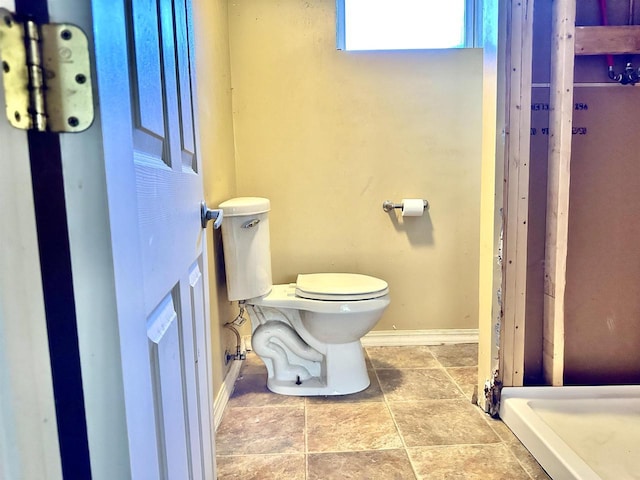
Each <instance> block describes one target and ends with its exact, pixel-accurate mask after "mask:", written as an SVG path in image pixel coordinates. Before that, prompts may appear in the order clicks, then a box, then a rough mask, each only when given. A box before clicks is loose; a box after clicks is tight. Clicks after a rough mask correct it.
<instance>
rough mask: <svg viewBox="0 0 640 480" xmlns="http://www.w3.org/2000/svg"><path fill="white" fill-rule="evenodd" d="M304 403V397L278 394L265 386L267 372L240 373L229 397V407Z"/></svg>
mask: <svg viewBox="0 0 640 480" xmlns="http://www.w3.org/2000/svg"><path fill="white" fill-rule="evenodd" d="M303 404H304V397H294V396H291V395H278V394H277V393H273V392H272V391H270V390H269V389H268V388H267V373H266V372H264V373H257V374H242V375H241V376H240V377H238V380H237V381H236V384H235V387H234V389H233V394H232V395H231V398H230V399H229V407H232V408H233V407H257V406H267V405H271V406H276V405H279V406H284V405H288V406H298V407H301V406H303Z"/></svg>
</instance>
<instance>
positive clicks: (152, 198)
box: [0, 0, 215, 480]
mask: <svg viewBox="0 0 640 480" xmlns="http://www.w3.org/2000/svg"><path fill="white" fill-rule="evenodd" d="M0 6H5V7H6V8H9V9H15V11H16V13H17V15H18V16H24V17H26V16H29V17H32V18H36V19H42V18H48V20H49V21H50V22H52V23H72V24H75V25H77V26H79V27H80V28H82V29H83V30H84V31H85V32H86V34H87V37H88V40H89V52H90V56H91V59H92V72H91V76H92V80H93V83H94V106H95V111H96V113H95V119H94V121H93V124H92V126H91V127H90V128H89V129H88V130H86V131H85V132H82V133H62V134H51V133H44V134H39V133H37V132H35V133H29V134H26V133H17V134H15V133H14V130H11V129H12V127H10V126H9V125H8V123H7V120H6V118H0V122H2V124H1V125H0V139H2V140H3V141H7V142H9V141H10V142H12V143H11V144H10V148H7V147H3V149H4V150H5V151H15V152H18V153H20V155H18V154H16V155H15V156H13V157H12V158H11V159H9V158H8V157H6V156H4V157H3V158H1V159H0V160H1V161H0V165H3V164H4V163H3V162H5V161H6V162H7V165H9V162H10V161H11V162H13V163H15V162H18V161H20V162H23V161H24V162H29V161H30V165H31V173H32V179H31V180H32V181H31V183H32V185H31V186H29V185H28V182H29V178H28V177H27V175H28V171H29V168H28V166H25V168H23V169H21V170H20V172H22V170H24V172H22V173H20V175H19V176H18V174H15V175H14V176H13V177H12V178H11V179H7V178H5V180H6V182H7V185H9V184H13V183H12V182H24V188H25V189H26V190H25V192H29V191H30V189H31V188H33V198H34V203H35V206H34V207H33V211H34V213H33V218H34V219H35V220H34V221H28V222H26V225H27V227H28V229H27V228H26V227H25V229H24V230H25V232H27V230H29V229H32V230H33V231H28V232H27V233H24V232H22V231H18V230H17V229H16V230H15V231H13V230H12V231H4V232H2V235H0V240H3V242H4V240H5V238H6V239H8V242H9V241H11V242H14V241H15V245H21V247H20V248H22V249H23V252H24V253H23V254H24V255H33V257H30V258H33V259H34V261H33V262H32V263H33V266H34V267H36V266H37V265H38V264H39V265H40V272H39V275H38V272H37V268H35V269H31V270H29V271H31V272H32V273H30V274H29V275H30V277H29V278H26V277H24V278H25V281H24V282H19V281H13V282H8V281H7V282H1V283H0V300H2V301H3V302H4V306H5V307H6V308H4V307H3V306H2V305H0V307H2V308H0V343H2V342H8V343H9V344H10V345H13V346H15V347H16V348H6V349H4V350H3V351H4V352H5V353H2V354H0V360H1V362H0V367H2V368H0V373H3V372H4V373H3V375H0V386H2V388H3V402H0V414H1V417H2V418H0V420H3V421H4V420H7V421H8V420H11V428H10V429H8V430H7V429H5V430H4V431H5V433H6V435H5V437H2V436H0V437H1V438H0V454H1V455H0V459H3V458H4V459H7V462H5V466H4V467H1V466H0V477H2V476H3V472H4V474H7V472H14V474H16V475H19V476H20V475H26V473H25V472H31V471H33V472H54V473H47V474H45V473H37V475H36V476H38V478H72V477H74V475H76V476H75V477H74V478H80V477H78V476H77V475H79V474H76V473H74V472H78V471H80V470H78V469H75V470H74V468H75V467H74V465H73V464H74V460H77V459H79V458H81V457H83V456H86V458H87V461H86V464H87V465H90V467H86V468H90V470H91V478H93V479H114V478H118V479H120V478H122V479H124V478H133V479H151V480H154V479H168V480H186V479H214V478H215V463H214V458H215V456H214V445H213V426H212V418H211V417H212V415H211V406H212V392H211V381H210V377H211V352H210V348H209V347H210V330H209V313H208V305H207V304H208V279H207V258H206V245H207V232H206V230H204V229H202V227H201V223H200V203H201V201H202V200H203V199H204V194H203V179H202V163H201V159H200V158H199V151H198V137H197V118H196V96H195V65H194V61H195V60H194V59H195V52H194V32H193V23H192V11H191V5H190V0H126V1H125V0H122V1H116V0H91V2H75V1H72V0H16V1H15V5H14V4H13V2H9V1H5V0H0ZM32 10H33V11H32ZM203 48H206V46H204V47H203ZM2 93H3V90H2V88H0V94H2ZM1 96H2V95H0V97H1ZM0 100H1V98H0ZM23 147H24V148H23ZM27 151H28V152H29V156H30V160H29V159H28V158H27V153H26V152H27ZM21 152H25V153H24V155H23V154H22V153H21ZM49 169H50V170H51V171H52V172H54V173H56V172H57V173H56V175H53V174H51V172H50V171H48V170H49ZM4 170H6V171H9V172H11V171H12V170H11V169H8V170H7V169H3V171H4ZM58 173H59V175H57V174H58ZM38 179H40V180H38ZM3 181H4V180H3ZM58 181H59V183H60V189H59V190H60V195H59V196H58V197H56V195H54V194H52V193H50V190H51V186H52V185H53V186H55V185H56V182H58ZM7 195H8V194H7ZM14 196H15V195H14ZM29 197H30V195H29V194H27V195H26V198H29ZM0 198H4V197H2V196H0ZM7 198H10V197H8V196H7ZM11 198H13V197H11ZM39 204H41V205H48V206H49V207H51V209H52V210H55V212H57V213H56V215H58V214H59V215H60V216H59V217H55V218H56V220H55V222H57V223H56V225H57V226H60V223H66V225H63V226H62V228H50V227H51V226H50V225H49V223H51V222H54V220H53V219H54V217H53V216H50V217H49V219H47V218H44V217H42V216H41V214H39V212H38V210H39V207H38V205H39ZM25 208H31V207H30V203H29V204H27V205H26V207H25ZM10 217H11V218H13V217H12V216H10ZM15 217H16V222H18V220H17V216H15ZM26 217H27V219H29V215H26ZM21 218H25V216H23V217H21ZM48 222H49V223H48ZM36 231H37V238H38V248H37V251H36V250H35V247H33V248H32V249H31V250H27V247H26V246H25V245H26V243H25V241H26V240H25V239H26V238H27V237H28V239H29V241H30V242H31V243H30V244H34V245H35V240H34V239H35V238H36V234H35V232H36ZM60 232H62V235H60ZM67 237H68V238H67ZM52 242H60V245H63V246H64V250H65V251H67V250H68V262H67V263H68V265H67V266H68V269H67V270H68V271H67V270H65V268H66V266H65V261H66V260H65V259H66V258H67V257H66V256H65V255H62V254H61V253H60V252H61V251H62V250H60V249H57V250H56V249H52V248H51V245H53V243H52ZM7 245H10V243H6V244H4V243H3V248H7V247H6V246H7ZM11 245H13V243H12V244H11ZM56 245H58V244H57V243H56ZM16 248H18V247H16ZM56 248H57V247H56ZM4 253H6V251H4ZM4 253H3V255H0V260H1V261H2V262H1V264H2V265H3V266H4V265H9V267H7V269H6V270H5V271H4V272H3V275H5V278H7V279H8V278H9V277H10V276H14V277H15V278H18V279H20V278H22V276H24V275H26V274H25V272H26V271H27V269H25V268H24V267H20V266H19V263H17V262H13V263H12V262H11V258H12V255H13V257H15V255H17V252H15V253H12V254H9V253H7V254H6V255H4ZM63 257H64V258H63ZM38 259H39V262H38ZM47 262H48V263H47ZM14 263H15V265H14ZM11 265H14V266H11ZM45 265H53V266H52V267H51V268H49V267H47V268H46V269H45V267H44V266H45ZM61 265H62V266H61ZM9 268H11V269H9ZM34 272H35V273H34ZM38 277H41V279H42V282H41V283H42V285H43V286H42V287H40V280H41V279H40V278H38ZM22 284H24V285H26V286H28V285H31V287H29V288H32V289H33V292H32V293H29V292H28V289H27V287H26V286H25V287H24V288H22V287H21V285H22ZM60 285H63V286H66V287H68V288H66V290H65V291H66V292H68V298H67V297H65V298H63V297H61V296H60V295H58V293H57V292H56V291H55V289H56V288H57V287H59V286H60ZM18 289H21V290H20V291H19V294H14V293H13V292H14V291H18ZM40 289H42V295H41V294H40ZM27 299H29V301H30V302H32V303H33V305H42V308H35V307H34V308H31V309H27V308H21V307H20V305H22V304H24V303H25V302H26V301H27ZM56 302H57V303H56ZM63 304H64V305H63ZM14 306H15V308H14ZM9 307H11V308H9ZM14 310H15V311H24V312H27V311H29V312H30V311H33V312H34V313H32V314H31V313H30V314H29V315H31V317H32V318H31V317H30V319H29V322H31V323H33V325H36V326H37V328H38V329H39V330H38V331H39V332H40V331H41V332H42V333H43V335H45V337H46V336H48V338H49V342H48V345H49V350H50V351H46V348H43V345H45V347H46V342H44V341H43V340H42V338H38V339H35V340H34V338H35V337H34V335H33V330H32V332H31V333H30V332H27V331H26V327H25V328H22V330H20V332H18V329H15V328H13V327H12V325H27V324H26V323H25V321H26V319H25V318H17V316H16V318H15V320H14V319H13V318H11V317H9V316H8V314H6V313H3V312H9V313H10V312H12V311H14ZM41 311H43V312H44V313H41ZM61 312H63V313H64V315H61ZM56 315H58V317H61V318H58V317H56ZM40 317H43V318H40ZM62 317H64V318H62ZM19 322H22V323H19ZM65 322H66V323H65ZM62 324H64V325H66V326H65V329H64V330H61V329H60V325H62ZM10 327H11V328H10ZM14 331H16V332H18V333H16V334H13V333H12V332H14ZM22 331H24V333H22ZM18 335H20V338H18ZM43 338H44V337H43ZM36 340H37V342H36ZM18 345H20V348H18ZM29 349H31V351H32V355H31V359H32V361H34V362H35V361H38V362H42V363H45V364H46V363H47V362H49V364H50V366H51V370H52V372H53V373H52V374H51V375H49V374H48V373H47V371H48V370H46V369H44V370H42V369H40V370H39V372H44V373H43V378H44V379H45V380H46V381H43V383H42V385H43V387H42V388H41V390H42V391H43V392H44V393H43V394H42V399H41V400H38V402H36V401H34V402H33V403H34V404H35V403H38V405H41V408H40V409H41V410H42V411H43V412H52V411H54V410H55V417H56V418H55V419H52V418H51V417H52V415H51V414H48V417H49V418H48V419H47V420H44V421H45V422H46V421H48V422H50V423H49V424H50V425H51V424H54V425H56V428H53V429H52V428H49V427H47V429H46V431H45V426H39V425H45V423H43V422H42V421H40V420H38V418H40V417H37V418H36V420H35V421H29V417H30V415H33V414H34V412H33V410H32V409H27V407H26V405H27V403H28V402H24V401H21V399H22V398H24V397H25V395H27V396H30V395H35V394H36V393H38V392H35V391H34V390H33V389H32V388H31V387H29V386H28V385H27V384H26V383H25V382H24V381H20V380H19V378H20V375H24V374H29V373H28V372H29V369H27V368H25V366H24V362H23V361H22V360H21V358H22V357H23V356H25V355H26V354H22V353H21V352H28V351H30V350H29ZM74 349H75V350H74ZM72 350H74V351H76V350H77V357H78V359H77V362H76V363H77V369H76V370H77V372H76V373H73V372H72V373H71V374H69V372H68V371H67V370H66V369H67V366H68V365H72V366H73V365H74V362H75V360H74V358H75V357H74V355H73V352H72ZM69 352H71V353H72V354H69ZM21 355H22V356H21ZM26 356H27V357H28V356H29V355H26ZM61 357H64V358H63V360H64V361H59V360H60V358H61ZM67 357H68V358H67ZM12 365H13V366H12ZM34 365H35V364H34ZM5 367H6V368H5ZM34 368H35V367H34ZM72 370H73V369H72ZM74 372H75V370H74ZM74 375H75V377H77V378H75V377H74ZM67 377H73V378H74V379H75V380H77V382H76V383H75V384H73V386H71V385H72V383H70V382H68V381H67V382H66V383H65V381H66V380H68V378H67ZM49 381H50V385H49ZM29 388H31V390H29ZM51 392H53V394H51ZM38 395H39V394H38ZM74 402H75V403H74ZM82 407H83V408H84V411H82ZM42 418H44V416H43V417H42ZM82 422H84V423H86V426H85V425H83V426H81V427H78V428H76V427H77V425H78V424H79V423H82ZM55 431H57V437H58V438H57V442H53V443H57V445H53V446H51V447H50V448H49V447H48V445H49V443H51V442H49V440H46V441H44V440H42V439H41V440H40V441H39V442H38V443H43V442H44V443H45V446H44V447H42V449H41V450H45V451H46V452H49V451H50V452H52V453H51V454H48V456H47V455H44V456H43V455H40V454H36V453H32V452H30V451H29V444H32V445H34V444H35V443H33V439H34V438H36V437H38V436H40V437H41V436H42V435H45V433H46V435H47V438H49V439H50V438H52V435H53V433H52V432H55ZM78 432H79V434H78ZM12 442H15V445H12ZM46 442H49V443H46ZM78 445H80V447H82V448H78ZM9 447H10V449H9ZM85 448H86V451H87V453H86V455H85V454H84V453H83V452H84V449H85ZM7 452H9V453H7ZM34 456H35V457H37V458H35V459H33V460H29V458H30V457H34ZM9 460H10V461H9ZM30 461H32V462H33V466H29V465H27V463H28V462H30ZM0 463H2V462H0ZM3 468H4V470H3ZM84 471H85V472H86V470H84ZM60 472H61V477H60V476H59V475H60ZM87 475H88V473H84V474H82V478H88V477H87ZM27 476H28V475H27ZM16 478H18V477H16ZM20 478H27V477H22V476H20ZM32 478H36V477H32Z"/></svg>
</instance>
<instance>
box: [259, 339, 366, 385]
mask: <svg viewBox="0 0 640 480" xmlns="http://www.w3.org/2000/svg"><path fill="white" fill-rule="evenodd" d="M326 347H327V352H326V354H325V363H324V366H323V367H324V368H323V369H322V370H323V372H322V376H321V377H310V378H307V379H305V380H298V379H296V380H295V381H292V380H291V379H279V378H278V376H277V373H274V374H273V375H269V378H268V379H267V388H268V389H269V390H271V391H272V392H274V393H279V394H281V395H293V396H318V395H348V394H350V393H357V392H360V391H362V390H364V389H366V388H367V387H368V386H369V384H370V383H371V382H370V380H369V374H368V373H367V366H366V363H365V360H364V352H363V350H362V345H361V344H360V341H359V340H358V341H356V342H351V343H343V344H330V345H327V346H326Z"/></svg>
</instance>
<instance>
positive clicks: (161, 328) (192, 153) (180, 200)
mask: <svg viewBox="0 0 640 480" xmlns="http://www.w3.org/2000/svg"><path fill="white" fill-rule="evenodd" d="M187 7H188V2H185V1H184V0H182V1H179V0H174V1H173V2H172V1H171V0H135V1H134V2H132V4H131V6H130V9H129V11H128V14H129V21H128V26H129V28H130V29H132V31H130V32H129V34H128V42H129V52H132V54H130V57H129V58H130V67H129V72H130V73H129V77H130V82H131V84H132V87H133V88H132V92H133V95H132V102H131V106H132V108H131V124H132V138H133V155H132V159H131V161H132V164H133V167H134V172H135V188H136V208H137V218H138V224H137V227H138V238H139V245H138V248H139V252H140V260H141V269H142V272H141V275H142V282H141V285H140V287H141V288H140V289H139V291H138V292H137V294H139V295H141V296H142V298H143V301H144V310H145V312H146V318H147V320H146V322H147V323H146V324H147V337H148V342H147V345H148V348H149V352H148V353H149V361H150V364H149V368H150V375H151V383H152V386H153V388H152V390H153V391H152V392H151V393H150V396H151V403H152V408H153V411H154V415H155V419H156V425H155V433H156V437H157V441H156V443H157V446H158V458H159V460H158V463H159V465H158V469H159V470H160V472H161V478H168V479H176V480H181V479H187V478H194V479H200V478H207V479H208V478H212V477H213V472H214V468H213V463H212V459H213V451H212V449H213V442H212V439H211V422H210V414H209V412H210V398H209V387H208V385H209V373H210V372H209V371H208V355H209V352H208V351H207V327H206V318H207V315H206V305H205V299H206V295H205V291H204V289H205V288H206V287H205V286H206V278H205V277H204V276H203V273H202V272H203V268H202V265H204V264H205V262H206V253H205V246H206V243H205V232H204V231H203V230H202V228H201V226H200V210H199V205H200V202H201V201H202V199H203V186H202V177H201V175H200V174H199V172H200V169H199V168H198V162H199V159H198V157H197V148H196V146H197V142H196V138H195V130H194V124H195V118H194V109H193V99H194V98H195V97H194V91H193V90H194V89H193V85H194V82H193V81H192V78H191V74H192V72H193V70H192V58H191V55H192V54H193V48H192V47H191V43H190V42H191V40H190V39H189V35H190V29H189V25H190V19H189V15H190V10H188V9H187Z"/></svg>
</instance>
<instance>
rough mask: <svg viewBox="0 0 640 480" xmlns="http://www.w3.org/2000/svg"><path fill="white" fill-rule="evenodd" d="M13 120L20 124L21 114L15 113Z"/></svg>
mask: <svg viewBox="0 0 640 480" xmlns="http://www.w3.org/2000/svg"><path fill="white" fill-rule="evenodd" d="M13 118H15V119H16V122H19V121H20V112H14V113H13Z"/></svg>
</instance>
